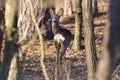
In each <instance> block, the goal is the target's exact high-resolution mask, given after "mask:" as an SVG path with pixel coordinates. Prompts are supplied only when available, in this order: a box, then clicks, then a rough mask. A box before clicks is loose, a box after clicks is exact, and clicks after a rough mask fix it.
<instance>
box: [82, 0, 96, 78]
mask: <svg viewBox="0 0 120 80" xmlns="http://www.w3.org/2000/svg"><path fill="white" fill-rule="evenodd" d="M82 7H83V24H84V30H85V50H86V58H87V66H88V80H94V79H95V71H96V62H97V55H96V49H95V40H94V27H93V15H92V0H83V4H82Z"/></svg>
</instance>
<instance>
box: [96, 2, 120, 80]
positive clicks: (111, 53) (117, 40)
mask: <svg viewBox="0 0 120 80" xmlns="http://www.w3.org/2000/svg"><path fill="white" fill-rule="evenodd" d="M119 4H120V0H110V6H109V10H110V11H109V18H108V24H107V25H106V30H105V32H106V33H105V38H104V50H103V55H102V58H101V59H100V61H99V64H98V68H97V76H96V79H97V80H111V73H112V72H113V70H114V67H115V63H116V61H117V58H119V59H120V36H119V34H120V7H119Z"/></svg>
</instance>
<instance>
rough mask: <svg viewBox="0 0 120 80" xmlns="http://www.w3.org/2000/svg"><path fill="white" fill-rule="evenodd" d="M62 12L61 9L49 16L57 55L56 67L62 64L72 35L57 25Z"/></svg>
mask: <svg viewBox="0 0 120 80" xmlns="http://www.w3.org/2000/svg"><path fill="white" fill-rule="evenodd" d="M62 14H63V10H62V9H61V10H60V11H59V13H58V14H56V13H54V12H53V13H52V14H51V24H52V31H53V33H54V42H55V48H56V53H57V60H56V63H57V65H61V64H62V59H63V58H64V55H65V52H66V50H67V47H68V46H69V44H70V42H71V40H72V34H71V32H70V31H69V30H67V29H64V28H62V27H61V26H60V25H59V18H60V16H62Z"/></svg>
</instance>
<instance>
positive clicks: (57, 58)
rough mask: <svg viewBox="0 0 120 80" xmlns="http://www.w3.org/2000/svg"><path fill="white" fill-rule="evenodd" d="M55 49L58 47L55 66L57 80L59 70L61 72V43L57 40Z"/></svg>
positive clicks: (56, 78)
mask: <svg viewBox="0 0 120 80" xmlns="http://www.w3.org/2000/svg"><path fill="white" fill-rule="evenodd" d="M55 49H56V55H57V56H56V66H55V80H58V72H59V61H60V59H59V50H60V45H59V44H58V43H57V42H55Z"/></svg>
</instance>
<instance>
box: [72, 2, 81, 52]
mask: <svg viewBox="0 0 120 80" xmlns="http://www.w3.org/2000/svg"><path fill="white" fill-rule="evenodd" d="M81 26H82V0H75V36H74V44H73V46H74V49H75V50H76V51H79V49H80V45H81V43H80V42H81V41H80V37H81V28H82V27H81Z"/></svg>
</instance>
